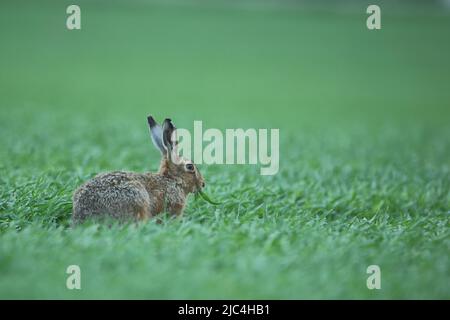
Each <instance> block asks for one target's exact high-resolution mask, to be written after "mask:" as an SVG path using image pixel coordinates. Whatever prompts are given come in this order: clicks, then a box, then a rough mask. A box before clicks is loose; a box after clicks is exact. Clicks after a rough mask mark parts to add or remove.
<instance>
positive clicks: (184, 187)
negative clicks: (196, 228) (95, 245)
mask: <svg viewBox="0 0 450 320" xmlns="http://www.w3.org/2000/svg"><path fill="white" fill-rule="evenodd" d="M147 120H148V124H149V126H150V134H151V137H152V141H153V144H154V145H155V146H156V147H157V148H158V149H159V150H160V151H161V155H162V159H161V164H160V167H159V172H158V173H135V172H124V171H115V172H110V173H102V174H99V175H97V176H95V177H94V178H93V179H91V180H89V181H87V182H86V183H85V184H83V185H82V186H80V187H79V188H78V189H77V190H76V191H75V193H74V195H73V215H72V218H73V222H74V224H77V223H80V222H83V221H84V220H85V219H87V218H104V217H110V218H114V219H118V220H121V221H123V220H135V221H137V220H146V219H148V218H150V217H153V216H155V215H157V214H158V213H161V212H167V213H170V214H171V215H177V216H178V215H181V214H182V212H183V209H184V206H185V203H186V198H187V196H188V195H189V194H190V193H195V192H199V191H201V189H202V188H203V187H204V186H205V182H204V180H203V177H202V175H201V174H200V172H199V171H198V169H197V167H196V165H195V164H193V163H192V161H190V160H188V159H184V158H181V157H178V155H177V152H176V141H175V140H176V139H174V137H175V134H174V132H175V127H174V125H173V124H172V121H171V120H170V119H165V120H164V122H163V125H162V128H161V126H160V125H158V124H157V123H156V121H155V120H154V119H153V117H152V116H149V117H148V118H147Z"/></svg>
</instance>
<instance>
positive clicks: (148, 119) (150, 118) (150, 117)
mask: <svg viewBox="0 0 450 320" xmlns="http://www.w3.org/2000/svg"><path fill="white" fill-rule="evenodd" d="M147 121H148V124H149V125H150V127H153V126H156V121H155V119H153V117H152V116H148V117H147Z"/></svg>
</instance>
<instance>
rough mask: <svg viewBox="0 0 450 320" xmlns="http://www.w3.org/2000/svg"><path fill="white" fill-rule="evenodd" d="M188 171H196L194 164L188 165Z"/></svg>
mask: <svg viewBox="0 0 450 320" xmlns="http://www.w3.org/2000/svg"><path fill="white" fill-rule="evenodd" d="M186 170H189V171H194V165H193V164H192V163H188V164H186Z"/></svg>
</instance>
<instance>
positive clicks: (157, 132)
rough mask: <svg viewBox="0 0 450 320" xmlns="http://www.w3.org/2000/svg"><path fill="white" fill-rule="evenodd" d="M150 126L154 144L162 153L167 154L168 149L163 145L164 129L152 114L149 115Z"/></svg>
mask: <svg viewBox="0 0 450 320" xmlns="http://www.w3.org/2000/svg"><path fill="white" fill-rule="evenodd" d="M147 121H148V126H149V127H150V135H151V137H152V141H153V144H154V145H155V147H156V148H158V150H159V151H161V153H162V154H166V152H167V150H166V148H164V145H163V136H162V132H163V131H162V129H161V126H160V125H159V124H157V123H156V121H155V119H153V117H152V116H148V117H147Z"/></svg>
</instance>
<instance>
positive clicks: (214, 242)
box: [0, 1, 450, 299]
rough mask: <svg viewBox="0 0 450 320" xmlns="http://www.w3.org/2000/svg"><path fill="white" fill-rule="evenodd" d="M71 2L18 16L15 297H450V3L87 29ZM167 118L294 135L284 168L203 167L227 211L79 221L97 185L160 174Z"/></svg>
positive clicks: (6, 137)
mask: <svg viewBox="0 0 450 320" xmlns="http://www.w3.org/2000/svg"><path fill="white" fill-rule="evenodd" d="M69 4H71V2H68V1H62V2H61V1H53V2H39V4H38V3H37V2H31V1H29V2H22V3H15V2H9V3H8V2H5V1H2V2H1V4H0V39H1V50H0V172H1V174H0V298H3V299H10V298H33V299H35V298H44V299H48V298H57V299H61V298H62V299H66V298H76V299H78V298H80V299H81V298H138V299H141V298H159V299H166V298H169V299H174V298H179V299H184V298H193V299H211V298H273V299H301V298H307V299H310V298H319V299H323V298H350V299H357V298H362V299H366V298H367V299H389V298H401V299H409V298H420V299H422V298H424V299H428V298H443V299H450V286H449V283H450V261H449V252H450V237H449V213H450V194H449V190H450V172H449V168H450V166H449V164H450V161H449V160H450V138H449V137H450V125H449V123H450V122H449V121H450V90H449V85H450V59H449V57H450V41H449V37H448V36H449V33H448V30H450V13H449V11H447V12H446V13H445V12H443V11H441V10H440V9H439V8H437V7H436V8H435V7H432V6H430V7H424V8H421V7H405V8H403V7H388V6H386V8H385V9H383V11H382V23H383V27H382V30H379V31H369V30H367V28H366V25H365V19H366V17H367V15H366V14H365V8H366V7H367V3H359V2H353V4H352V5H349V6H346V7H345V8H344V9H340V8H339V7H330V8H328V7H315V6H306V7H301V6H289V7H284V6H279V7H278V6H275V5H272V6H255V5H246V6H242V7H239V6H232V5H226V4H224V3H218V2H216V3H215V4H208V5H205V6H200V7H197V6H195V5H181V4H172V5H163V4H147V3H145V2H142V1H133V2H132V1H127V2H125V1H124V2H108V5H106V3H105V2H101V1H89V2H87V1H79V2H78V4H79V5H80V7H81V10H82V30H79V31H68V30H67V29H66V28H65V19H66V16H67V15H66V13H65V9H66V7H67V5H69ZM148 114H153V115H155V117H156V118H157V119H158V120H162V119H163V118H164V117H171V118H172V119H173V121H174V122H175V124H176V125H177V126H178V127H184V128H191V127H192V124H193V121H194V120H202V121H203V123H204V126H205V127H208V128H221V129H225V128H240V127H242V128H279V129H280V171H279V173H278V174H277V175H275V176H261V175H259V167H258V166H250V165H240V166H237V165H234V166H230V165H228V166H227V165H222V166H221V165H211V166H205V165H203V166H200V170H201V171H202V173H203V175H204V177H205V179H206V181H207V188H206V191H207V193H208V194H209V195H210V196H211V197H212V198H214V199H219V200H221V201H224V204H223V205H220V206H217V207H214V206H211V205H209V204H208V203H206V202H197V201H194V199H190V201H189V204H188V206H187V208H186V210H185V214H184V216H183V218H182V219H179V220H170V219H166V221H165V222H164V223H162V224H156V223H155V222H153V221H151V222H149V223H147V224H145V225H140V226H138V227H136V226H134V225H130V226H113V227H112V228H107V227H105V226H101V225H95V224H89V223H88V224H86V225H83V226H80V227H77V228H70V219H71V210H72V203H71V197H72V193H73V191H74V190H75V188H76V187H77V186H79V185H80V184H81V183H83V182H84V181H86V180H87V179H89V178H90V177H92V176H94V175H95V174H97V173H99V172H105V171H110V170H133V171H155V170H157V168H158V165H159V153H158V152H157V151H156V150H155V149H154V147H153V146H152V144H151V141H150V138H149V135H148V129H147V124H146V116H147V115H148ZM72 264H76V265H79V266H80V267H81V283H82V284H81V286H82V289H81V290H72V291H71V290H68V289H67V288H66V278H67V276H68V275H67V274H66V268H67V266H69V265H72ZM372 264H376V265H379V266H380V268H381V277H382V278H381V279H382V280H381V285H382V288H381V290H368V289H367V287H366V279H367V277H368V276H369V275H368V274H366V268H367V267H368V266H369V265H372Z"/></svg>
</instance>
